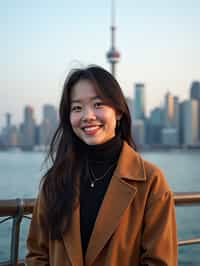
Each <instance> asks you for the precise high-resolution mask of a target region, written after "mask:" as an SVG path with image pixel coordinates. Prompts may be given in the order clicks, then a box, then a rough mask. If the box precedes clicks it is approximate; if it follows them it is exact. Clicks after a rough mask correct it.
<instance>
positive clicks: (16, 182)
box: [0, 150, 200, 266]
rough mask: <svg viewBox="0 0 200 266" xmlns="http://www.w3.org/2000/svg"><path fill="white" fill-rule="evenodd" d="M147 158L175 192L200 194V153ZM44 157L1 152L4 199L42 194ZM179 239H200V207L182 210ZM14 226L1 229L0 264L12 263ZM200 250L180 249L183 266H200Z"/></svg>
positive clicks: (157, 154)
mask: <svg viewBox="0 0 200 266" xmlns="http://www.w3.org/2000/svg"><path fill="white" fill-rule="evenodd" d="M143 157H144V158H146V159H147V160H149V161H151V162H154V163H156V164H157V165H159V166H160V167H161V169H163V171H164V172H165V175H166V177H167V180H168V182H169V184H170V186H171V188H172V190H173V191H174V192H180V191H183V192H186V191H194V192H195V191H196V192H198V191H200V182H199V179H200V171H199V159H200V152H199V151H182V150H180V151H179V150H176V151H159V152H144V153H143ZM43 158H44V155H43V154H42V153H36V152H35V153H34V152H21V151H16V152H0V169H1V171H0V198H1V199H8V198H9V199H11V198H27V197H35V196H36V194H37V190H38V184H39V180H40V176H41V175H42V172H44V170H45V169H43V170H41V162H42V161H43ZM176 210H177V223H178V232H179V239H188V238H192V237H199V236H200V226H199V224H200V212H199V207H178V208H177V209H176ZM28 224H29V221H27V220H24V221H23V228H22V233H21V241H20V257H24V254H25V239H26V232H27V228H28ZM10 228H11V223H10V222H7V223H5V224H1V225H0V261H2V260H6V259H8V256H9V246H10V239H9V237H10ZM199 250H200V246H199V245H196V246H195V245H194V246H187V247H180V248H179V254H180V258H179V265H181V266H184V265H191V266H199V265H200V252H199Z"/></svg>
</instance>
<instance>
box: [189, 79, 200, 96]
mask: <svg viewBox="0 0 200 266" xmlns="http://www.w3.org/2000/svg"><path fill="white" fill-rule="evenodd" d="M190 98H191V99H195V100H200V81H193V82H192V84H191V87H190Z"/></svg>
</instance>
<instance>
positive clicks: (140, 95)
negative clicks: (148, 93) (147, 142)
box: [133, 83, 145, 120]
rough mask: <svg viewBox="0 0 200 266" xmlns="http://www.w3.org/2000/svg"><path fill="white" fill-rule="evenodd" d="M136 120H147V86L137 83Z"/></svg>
mask: <svg viewBox="0 0 200 266" xmlns="http://www.w3.org/2000/svg"><path fill="white" fill-rule="evenodd" d="M133 116H134V119H142V120H143V119H145V85H144V84H143V83H136V84H135V86H134V113H133Z"/></svg>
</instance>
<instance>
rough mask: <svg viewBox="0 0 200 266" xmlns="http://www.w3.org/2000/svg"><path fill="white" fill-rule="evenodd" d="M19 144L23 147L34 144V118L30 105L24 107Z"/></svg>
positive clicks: (30, 147)
mask: <svg viewBox="0 0 200 266" xmlns="http://www.w3.org/2000/svg"><path fill="white" fill-rule="evenodd" d="M21 131H22V132H21V145H22V146H23V148H25V149H32V148H33V146H34V145H35V119H34V110H33V108H32V107H31V106H25V108H24V122H23V124H22V126H21Z"/></svg>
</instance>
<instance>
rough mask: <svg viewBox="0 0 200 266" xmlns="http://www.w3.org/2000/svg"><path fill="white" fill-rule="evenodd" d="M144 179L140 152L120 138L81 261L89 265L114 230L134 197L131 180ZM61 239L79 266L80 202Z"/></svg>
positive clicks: (82, 263) (71, 258) (81, 264)
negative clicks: (114, 163)
mask: <svg viewBox="0 0 200 266" xmlns="http://www.w3.org/2000/svg"><path fill="white" fill-rule="evenodd" d="M145 180H146V173H145V169H144V164H143V161H142V159H141V157H140V155H139V154H138V153H137V152H135V151H134V150H133V149H132V148H131V147H130V146H129V145H128V144H127V143H126V142H124V144H123V148H122V151H121V154H120V157H119V161H118V164H117V167H116V169H115V171H114V173H113V177H112V179H111V182H110V185H109V187H108V189H107V191H106V194H105V197H104V199H103V202H102V204H101V207H100V209H99V212H98V215H97V218H96V222H95V224H94V228H93V231H92V235H91V237H90V241H89V244H88V249H87V252H86V256H85V265H87V266H89V265H92V263H93V262H94V260H95V259H96V257H97V256H98V255H99V253H100V252H101V250H102V249H103V248H104V246H105V245H106V243H107V241H108V240H109V239H110V237H111V236H112V234H113V233H114V231H115V230H116V228H117V226H118V224H119V220H120V218H121V217H122V215H123V213H124V211H125V210H126V208H127V207H128V206H129V204H130V202H131V201H133V199H134V198H135V195H136V192H137V188H136V186H135V185H134V183H133V182H131V181H145ZM116 203H117V204H116ZM63 240H64V244H65V247H66V250H67V254H68V256H69V258H70V260H71V262H72V265H79V266H83V265H84V262H83V261H84V260H83V254H82V247H81V234H80V204H78V205H77V207H76V209H75V210H74V212H73V216H72V221H71V225H70V228H69V230H68V232H66V233H64V235H63Z"/></svg>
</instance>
